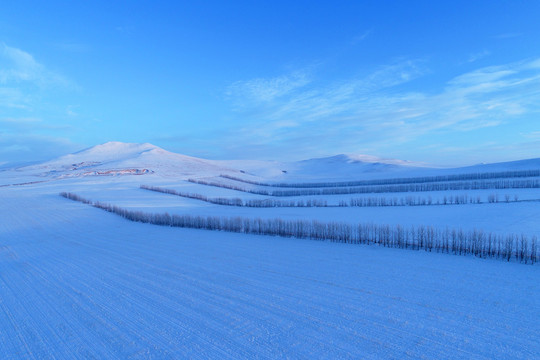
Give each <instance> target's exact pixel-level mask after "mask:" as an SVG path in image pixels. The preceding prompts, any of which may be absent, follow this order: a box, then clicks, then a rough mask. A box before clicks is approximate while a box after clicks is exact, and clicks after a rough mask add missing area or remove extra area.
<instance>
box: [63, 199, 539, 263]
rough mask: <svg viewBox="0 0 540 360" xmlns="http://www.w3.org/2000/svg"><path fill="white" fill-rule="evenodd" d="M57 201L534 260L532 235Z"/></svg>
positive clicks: (153, 219)
mask: <svg viewBox="0 0 540 360" xmlns="http://www.w3.org/2000/svg"><path fill="white" fill-rule="evenodd" d="M60 195H61V196H63V197H65V198H67V199H71V200H75V201H80V202H82V203H85V204H90V205H92V206H94V207H96V208H99V209H103V210H105V211H108V212H111V213H114V214H117V215H120V216H122V217H124V218H125V219H128V220H131V221H137V222H142V223H149V224H155V225H164V226H174V227H181V228H194V229H207V230H220V231H229V232H237V233H245V234H257V235H272V236H283V237H296V238H300V239H313V240H328V241H333V242H341V243H348V244H368V245H369V244H376V245H380V246H385V247H390V248H401V249H412V250H425V251H428V252H442V253H448V254H455V255H473V256H477V257H480V258H495V259H502V260H505V261H510V260H514V261H517V262H520V263H525V264H527V263H531V264H534V263H535V262H537V261H538V255H539V254H538V241H537V238H536V236H533V237H531V238H529V237H527V236H526V235H521V236H518V235H512V234H509V235H506V236H503V235H498V234H493V233H485V232H483V231H480V230H472V231H464V230H462V229H452V230H451V229H448V228H447V229H444V230H441V229H436V228H434V227H432V226H416V227H415V226H410V227H404V226H401V225H392V226H391V225H376V224H357V225H353V224H349V223H344V222H321V221H315V220H313V221H309V220H283V219H260V218H257V219H252V218H241V217H225V216H192V215H170V214H168V213H164V214H151V213H145V212H142V211H132V210H128V209H124V208H121V207H118V206H116V205H111V204H105V203H100V202H93V201H91V200H88V199H84V198H82V197H80V196H78V195H76V194H73V193H66V192H63V193H61V194H60Z"/></svg>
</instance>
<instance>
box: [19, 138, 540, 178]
mask: <svg viewBox="0 0 540 360" xmlns="http://www.w3.org/2000/svg"><path fill="white" fill-rule="evenodd" d="M539 168H540V159H530V160H521V161H513V162H505V163H496V164H480V165H474V166H469V167H463V168H452V169H442V168H434V167H427V166H425V165H424V164H421V163H415V162H411V161H406V160H397V159H382V158H378V157H375V156H370V155H358V154H340V155H336V156H331V157H324V158H313V159H308V160H302V161H295V162H278V161H259V160H206V159H200V158H196V157H192V156H187V155H182V154H176V153H173V152H170V151H167V150H164V149H162V148H160V147H158V146H155V145H152V144H149V143H143V144H137V143H122V142H107V143H104V144H101V145H97V146H93V147H90V148H87V149H84V150H81V151H79V152H76V153H73V154H68V155H65V156H61V157H59V158H57V159H54V160H51V161H47V162H44V163H41V164H36V165H31V166H26V167H21V168H18V172H19V173H23V174H26V175H28V176H39V177H46V178H69V177H83V176H120V175H151V174H154V175H155V176H158V177H165V178H177V179H180V178H187V177H212V176H219V175H221V174H228V175H234V176H245V177H247V178H250V177H254V178H258V179H268V180H271V181H291V182H294V181H304V182H305V181H324V180H351V179H353V180H361V179H380V178H392V177H408V176H433V175H446V174H455V173H473V172H491V171H513V170H526V169H539Z"/></svg>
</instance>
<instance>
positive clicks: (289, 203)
mask: <svg viewBox="0 0 540 360" xmlns="http://www.w3.org/2000/svg"><path fill="white" fill-rule="evenodd" d="M140 188H141V189H145V190H151V191H156V192H160V193H164V194H171V195H176V196H181V197H185V198H188V199H195V200H201V201H205V202H208V203H211V204H217V205H227V206H243V207H257V208H269V207H328V206H338V205H328V201H327V200H321V199H305V200H304V199H298V200H276V199H245V200H244V199H241V198H236V197H235V198H224V197H208V196H206V195H202V194H197V193H186V192H181V191H176V190H174V189H166V188H161V187H157V186H149V185H141V186H140Z"/></svg>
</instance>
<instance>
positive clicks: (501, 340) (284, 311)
mask: <svg viewBox="0 0 540 360" xmlns="http://www.w3.org/2000/svg"><path fill="white" fill-rule="evenodd" d="M111 153H114V154H115V155H114V156H113V155H110V154H111ZM335 160H336V159H334V160H332V162H331V163H335ZM347 161H348V160H347ZM74 164H78V165H77V166H73V165H74ZM346 164H347V162H346V163H345V164H344V163H342V162H340V163H339V166H338V169H339V172H336V173H338V174H340V176H344V174H346V169H347V166H346ZM528 164H529V167H531V168H533V169H538V168H539V167H538V161H537V160H531V161H529V162H528ZM266 165H267V166H268V168H266V169H265V170H264V172H261V173H260V174H264V175H265V176H268V179H282V178H283V176H284V175H283V174H285V173H283V172H281V171H279V170H280V169H281V168H283V167H284V165H283V164H276V163H266ZM308 165H309V166H308ZM353 165H354V166H357V165H358V164H355V163H353ZM390 165H392V167H391V170H390V171H389V172H388V173H387V177H391V176H394V175H391V176H388V174H392V172H394V171H395V172H396V173H398V174H401V175H399V176H402V174H403V172H404V171H405V172H407V173H408V172H410V171H412V170H410V169H409V168H407V169H405V170H403V171H402V170H399V168H396V167H394V164H390ZM264 166H265V163H264V162H244V163H241V162H215V161H207V160H201V159H194V158H189V157H184V156H182V155H176V154H171V153H168V152H165V151H163V150H161V149H156V148H154V147H152V146H151V145H149V144H144V145H142V146H141V145H123V144H118V143H110V144H107V146H102V147H96V148H93V149H90V151H87V152H82V153H80V154H74V155H70V156H68V157H67V158H64V159H62V158H61V159H58V160H56V161H53V162H50V163H47V164H44V165H34V166H33V167H31V168H22V169H18V170H16V171H13V170H6V171H2V172H0V185H6V186H2V187H0V202H1V203H2V206H1V207H0V219H1V220H0V358H2V359H21V358H24V359H27V358H30V359H32V358H36V359H48V358H60V359H62V358H80V359H89V358H95V359H118V358H141V359H146V358H156V359H166V358H171V359H174V358H201V359H203V358H216V359H227V358H230V359H238V358H246V359H248V358H249V359H251V358H306V359H313V358H366V359H369V358H373V359H379V358H400V359H401V358H411V359H418V358H426V359H446V358H447V359H455V358H462V359H509V358H511V359H532V358H536V357H537V356H538V354H539V353H540V335H539V334H540V322H539V321H538V319H540V300H539V296H540V281H538V280H539V275H540V270H539V269H540V268H539V266H538V265H537V264H535V265H532V266H531V265H524V264H519V263H516V262H503V261H500V260H491V259H489V260H486V259H479V258H474V257H462V256H453V255H447V254H438V253H427V252H424V251H406V250H400V249H388V248H382V247H379V246H365V245H348V244H336V243H330V242H320V241H310V240H302V239H295V238H280V237H271V236H256V235H245V234H235V233H226V232H218V231H205V230H191V229H180V228H171V227H163V226H155V225H149V224H141V223H136V222H130V221H127V220H125V219H122V218H121V217H119V216H116V215H114V214H111V213H107V212H104V211H101V210H99V209H96V208H93V207H91V206H88V205H85V204H81V203H79V202H74V201H70V200H68V199H65V198H62V197H60V196H58V193H59V192H61V191H71V192H74V193H77V194H80V195H82V196H85V197H89V198H90V199H92V200H99V201H104V202H110V203H112V204H115V205H119V206H122V207H126V208H130V209H138V210H144V211H147V212H163V211H169V212H170V213H177V214H195V215H227V216H237V215H239V216H245V217H278V216H279V217H281V218H284V219H300V218H301V219H319V220H339V221H350V222H359V221H361V222H364V221H370V222H374V223H385V224H386V223H388V224H404V225H407V224H424V225H433V226H437V227H443V226H451V227H462V228H480V229H482V230H485V231H494V232H497V233H507V232H512V233H517V234H521V233H524V234H526V235H527V236H534V235H536V236H539V235H540V223H539V221H538V219H539V218H540V202H537V201H520V202H509V203H505V202H500V203H483V204H463V205H432V206H414V207H407V206H402V207H372V208H370V207H362V208H352V207H348V208H260V209H259V208H245V207H230V206H220V205H214V204H208V203H205V202H202V201H198V200H193V199H185V198H180V197H177V196H173V195H167V194H160V193H155V192H151V191H147V190H142V189H139V185H141V184H155V185H159V186H176V187H177V188H179V187H180V188H181V187H188V188H191V189H193V191H194V192H201V193H205V194H206V195H208V196H210V195H211V196H221V195H224V196H226V195H227V194H230V192H231V191H232V190H227V189H218V188H210V187H205V186H201V185H196V184H190V183H187V182H185V180H186V179H187V178H188V177H191V176H194V174H195V175H197V176H205V177H208V176H218V175H220V174H221V173H229V174H233V175H235V176H238V175H239V174H240V175H243V173H241V172H239V170H237V169H242V170H243V171H244V169H247V170H249V171H251V172H253V173H256V171H257V170H258V169H262V168H264ZM325 166H326V165H325ZM325 166H322V165H321V166H320V167H319V169H318V170H319V171H321V170H322V172H323V173H326V175H325V174H316V173H314V171H315V170H317V166H316V163H315V162H314V161H311V162H309V163H302V164H300V165H294V164H293V165H291V164H289V165H288V167H287V169H288V171H289V173H291V172H294V171H295V169H300V170H302V171H306V168H309V172H308V173H306V179H323V178H330V175H328V174H329V173H330V172H332V166H330V165H328V166H326V167H325ZM396 166H397V165H396ZM353 168H354V167H351V168H349V169H350V171H351V176H352V177H354V179H357V178H360V176H361V175H362V172H357V171H356V170H353ZM360 168H361V169H362V171H366V168H367V169H370V165H369V164H365V163H363V164H361V166H360ZM376 168H377V169H378V170H377V171H379V170H380V166H377V167H376ZM514 168H519V169H523V168H527V166H526V165H523V162H519V164H518V165H515V166H514ZM128 169H147V170H149V171H148V172H145V173H143V174H141V175H134V173H136V172H135V171H122V172H115V174H116V176H110V173H109V175H102V174H100V173H103V172H106V171H108V170H115V171H118V170H128ZM487 169H501V171H505V169H513V167H512V164H510V165H490V166H487ZM477 170H478V169H476V170H475V171H477ZM419 171H422V172H423V173H426V172H434V173H436V170H433V169H431V170H430V169H428V170H426V169H421V170H419ZM445 171H446V172H451V171H450V170H445ZM489 171H491V170H489ZM468 172H470V170H468ZM274 175H275V177H272V176H274ZM293 175H294V176H295V178H298V179H300V178H301V176H300V175H301V174H293ZM379 178H384V177H381V176H379ZM35 181H43V182H38V183H32V184H26V185H12V184H20V183H27V182H35ZM222 190H223V191H222ZM457 193H459V192H456V194H457ZM490 193H491V190H489V189H488V190H475V191H469V192H468V194H469V195H470V196H473V195H474V196H477V195H478V194H480V195H482V196H484V197H485V196H488V195H489V194H490ZM500 193H501V194H504V193H506V189H505V190H504V191H500ZM508 193H510V194H512V195H514V193H517V194H519V199H521V200H535V199H536V200H538V199H540V191H539V189H534V188H533V189H508ZM381 195H384V194H381ZM414 195H415V196H416V195H417V194H414ZM423 195H427V193H426V194H422V196H423ZM431 195H432V196H434V197H435V196H441V195H443V194H434V193H432V194H431ZM239 196H242V197H256V196H255V195H252V194H247V195H246V194H243V193H242V195H239ZM384 196H399V194H397V195H396V194H391V195H388V194H387V195H384ZM343 197H344V196H342V195H335V196H334V195H332V196H328V200H329V201H335V200H337V199H341V198H343Z"/></svg>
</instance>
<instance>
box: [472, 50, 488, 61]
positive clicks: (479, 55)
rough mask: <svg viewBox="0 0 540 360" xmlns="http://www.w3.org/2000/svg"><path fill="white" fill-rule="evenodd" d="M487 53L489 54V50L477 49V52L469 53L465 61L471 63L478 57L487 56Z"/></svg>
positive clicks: (478, 58)
mask: <svg viewBox="0 0 540 360" xmlns="http://www.w3.org/2000/svg"><path fill="white" fill-rule="evenodd" d="M489 55H491V52H490V51H488V50H482V51H479V52H476V53H474V54H471V55H469V58H468V59H467V62H469V63H472V62H475V61H478V60H480V59H483V58H485V57H487V56H489Z"/></svg>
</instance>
